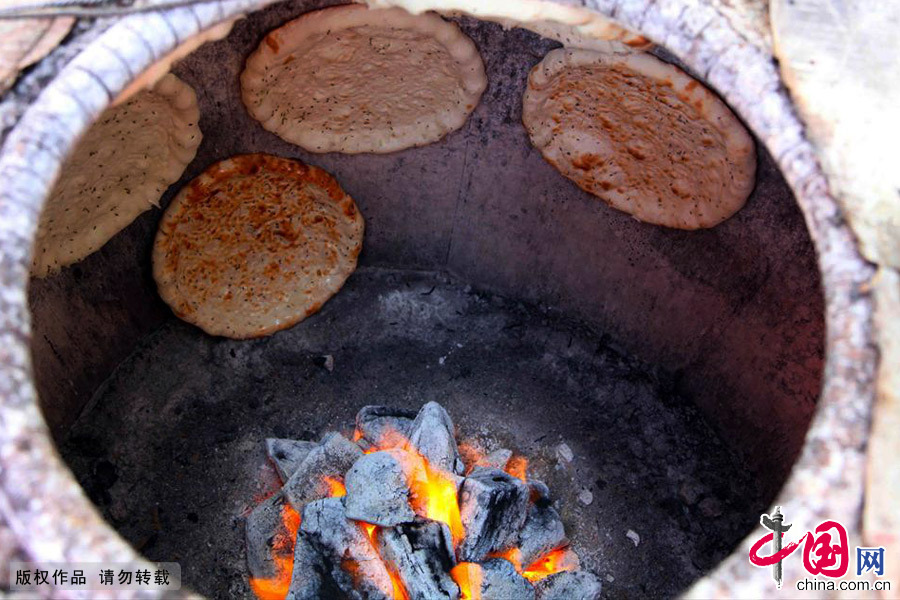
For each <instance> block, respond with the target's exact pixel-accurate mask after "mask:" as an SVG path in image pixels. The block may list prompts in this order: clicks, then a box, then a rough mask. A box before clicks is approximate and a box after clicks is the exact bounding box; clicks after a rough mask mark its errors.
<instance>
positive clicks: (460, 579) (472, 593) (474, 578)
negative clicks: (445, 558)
mask: <svg viewBox="0 0 900 600" xmlns="http://www.w3.org/2000/svg"><path fill="white" fill-rule="evenodd" d="M450 577H452V578H453V581H455V582H456V585H458V586H459V592H460V600H481V581H482V579H483V577H484V576H483V574H482V571H481V565H479V564H478V563H470V562H462V563H459V564H458V565H456V566H455V567H453V568H452V569H451V570H450Z"/></svg>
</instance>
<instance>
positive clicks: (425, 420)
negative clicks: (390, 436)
mask: <svg viewBox="0 0 900 600" xmlns="http://www.w3.org/2000/svg"><path fill="white" fill-rule="evenodd" d="M407 449H408V450H409V449H413V450H415V451H416V452H418V453H419V454H421V455H422V456H423V457H425V460H427V461H428V464H429V465H431V466H432V467H436V468H438V469H441V470H443V471H447V472H448V473H454V474H456V475H462V474H463V472H464V471H465V466H464V465H463V462H462V460H460V458H459V448H458V447H457V445H456V432H455V431H454V428H453V421H452V420H451V419H450V415H448V414H447V411H446V410H444V407H443V406H441V405H440V404H438V403H437V402H429V403H428V404H426V405H425V406H423V407H422V409H421V410H420V411H419V414H418V415H416V420H415V421H413V424H412V428H411V429H410V432H409V444H408V445H407Z"/></svg>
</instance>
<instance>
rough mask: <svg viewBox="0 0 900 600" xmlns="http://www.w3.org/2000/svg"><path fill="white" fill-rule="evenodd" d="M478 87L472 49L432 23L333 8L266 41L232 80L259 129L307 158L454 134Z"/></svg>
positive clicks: (452, 29) (454, 30) (454, 29)
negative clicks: (295, 147) (308, 153)
mask: <svg viewBox="0 0 900 600" xmlns="http://www.w3.org/2000/svg"><path fill="white" fill-rule="evenodd" d="M486 85H487V78H486V76H485V73H484V64H483V63H482V61H481V56H480V55H479V54H478V49H477V48H476V47H475V44H474V43H472V40H470V39H469V38H468V37H467V36H466V35H465V34H463V33H462V31H460V29H459V27H458V26H457V25H456V24H455V23H452V22H449V21H445V20H444V19H442V18H441V17H439V16H437V15H435V14H424V15H412V14H410V13H408V12H406V11H405V10H402V9H399V8H391V9H385V10H382V9H367V8H366V7H364V6H360V5H351V6H338V7H334V8H326V9H323V10H318V11H315V12H311V13H307V14H305V15H303V16H301V17H300V18H298V19H295V20H294V21H291V22H290V23H288V24H286V25H284V26H282V27H280V28H278V29H275V30H274V31H272V32H270V33H269V34H268V35H267V36H266V37H265V38H264V39H263V41H262V43H261V44H260V45H259V48H257V50H256V51H255V52H254V53H253V54H252V55H251V56H250V58H249V59H248V60H247V64H246V67H245V69H244V72H243V73H242V75H241V90H242V96H243V100H244V104H245V105H246V106H247V109H248V110H249V112H250V114H251V115H252V116H253V118H255V119H256V120H257V121H259V122H260V123H262V125H263V127H265V128H266V129H268V130H269V131H272V132H273V133H275V134H277V135H278V136H279V137H281V138H283V139H285V140H287V141H288V142H291V143H293V144H296V145H298V146H300V147H302V148H304V149H306V150H309V151H311V152H345V153H359V152H377V153H383V152H393V151H396V150H402V149H404V148H410V147H413V146H422V145H425V144H430V143H432V142H436V141H437V140H439V139H441V138H442V137H444V136H445V135H446V134H447V133H449V132H451V131H454V130H456V129H459V128H460V127H461V126H462V125H463V123H465V121H466V118H467V117H468V116H469V114H470V113H471V112H472V111H473V110H474V109H475V106H476V105H477V104H478V101H479V100H480V98H481V94H482V92H483V91H484V89H485V87H486Z"/></svg>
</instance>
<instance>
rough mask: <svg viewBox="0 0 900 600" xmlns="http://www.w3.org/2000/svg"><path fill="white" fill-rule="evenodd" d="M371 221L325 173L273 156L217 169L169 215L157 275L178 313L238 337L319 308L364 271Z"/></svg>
mask: <svg viewBox="0 0 900 600" xmlns="http://www.w3.org/2000/svg"><path fill="white" fill-rule="evenodd" d="M363 228H364V225H363V218H362V215H361V214H360V213H359V210H357V208H356V204H355V203H354V202H353V199H352V198H351V197H350V196H348V195H347V193H346V192H344V190H342V189H341V187H340V185H338V183H337V182H336V181H335V180H334V178H333V177H332V176H331V175H329V174H328V173H327V172H325V171H324V170H322V169H319V168H318V167H313V166H309V165H305V164H303V163H302V162H300V161H296V160H291V159H288V158H280V157H278V156H272V155H269V154H245V155H240V156H234V157H232V158H229V159H226V160H223V161H221V162H218V163H215V164H214V165H212V166H211V167H209V168H208V169H207V170H206V171H204V172H203V173H202V174H201V175H200V176H198V177H197V178H196V179H194V180H193V181H191V182H190V183H189V184H188V185H186V186H185V187H184V189H182V190H181V191H180V192H179V193H178V196H176V198H175V200H173V201H172V204H171V205H170V206H169V208H168V209H166V212H165V214H164V215H163V218H162V221H161V222H160V224H159V231H158V232H157V234H156V240H155V242H154V245H153V276H154V278H155V279H156V283H157V285H158V288H159V293H160V296H162V298H163V300H165V301H166V303H167V304H168V305H169V306H170V307H171V308H172V310H173V311H174V312H175V314H176V315H177V316H178V317H180V318H182V319H184V320H185V321H187V322H189V323H193V324H194V325H197V326H198V327H200V328H201V329H203V330H204V331H206V332H207V333H210V334H212V335H221V336H225V337H231V338H251V337H259V336H263V335H268V334H271V333H273V332H275V331H278V330H280V329H285V328H287V327H290V326H291V325H294V324H295V323H297V322H299V321H302V320H303V319H305V318H306V317H308V316H309V315H311V314H313V313H315V312H316V311H318V310H319V308H320V307H321V306H322V304H323V303H324V302H325V301H326V300H328V299H329V298H330V297H331V296H333V295H334V294H335V293H337V291H338V290H339V289H340V288H341V286H342V285H343V284H344V281H346V279H347V277H348V276H349V275H350V274H351V273H352V272H353V270H354V269H355V268H356V259H357V256H358V255H359V252H360V250H361V249H362V239H363Z"/></svg>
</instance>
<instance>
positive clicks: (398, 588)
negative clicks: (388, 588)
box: [388, 569, 409, 600]
mask: <svg viewBox="0 0 900 600" xmlns="http://www.w3.org/2000/svg"><path fill="white" fill-rule="evenodd" d="M388 575H390V576H391V585H392V586H393V587H394V600H409V594H407V593H406V587H405V586H404V585H403V582H402V581H400V575H398V574H397V572H396V571H394V570H393V569H388Z"/></svg>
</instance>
